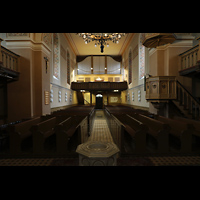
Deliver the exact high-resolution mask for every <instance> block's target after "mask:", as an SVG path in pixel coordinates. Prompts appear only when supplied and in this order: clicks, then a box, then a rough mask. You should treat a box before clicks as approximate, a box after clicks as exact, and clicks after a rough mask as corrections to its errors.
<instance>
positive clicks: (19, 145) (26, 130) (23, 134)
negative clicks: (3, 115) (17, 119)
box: [8, 115, 52, 154]
mask: <svg viewBox="0 0 200 200" xmlns="http://www.w3.org/2000/svg"><path fill="white" fill-rule="evenodd" d="M51 117H52V116H50V115H46V116H41V117H36V118H34V119H30V120H27V121H24V122H21V123H19V124H15V125H10V126H9V127H8V133H9V146H10V153H11V154H21V153H22V151H23V146H27V145H26V143H28V145H30V146H32V133H31V131H30V128H31V127H32V126H33V125H35V124H37V123H40V122H43V121H45V120H47V119H49V118H51Z"/></svg>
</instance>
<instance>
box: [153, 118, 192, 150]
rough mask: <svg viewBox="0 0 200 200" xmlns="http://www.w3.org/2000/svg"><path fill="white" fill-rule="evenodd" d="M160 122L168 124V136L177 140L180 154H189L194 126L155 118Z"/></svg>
mask: <svg viewBox="0 0 200 200" xmlns="http://www.w3.org/2000/svg"><path fill="white" fill-rule="evenodd" d="M155 118H156V119H157V120H159V121H160V122H163V123H166V124H169V126H170V127H171V130H170V134H171V135H172V136H173V137H172V141H171V144H172V142H173V140H174V139H173V138H174V137H175V138H177V139H178V140H179V142H180V149H179V150H180V152H182V153H189V152H191V151H192V134H193V131H194V126H193V125H192V124H187V123H184V122H183V121H178V120H173V119H169V118H166V117H162V116H158V115H157V116H155Z"/></svg>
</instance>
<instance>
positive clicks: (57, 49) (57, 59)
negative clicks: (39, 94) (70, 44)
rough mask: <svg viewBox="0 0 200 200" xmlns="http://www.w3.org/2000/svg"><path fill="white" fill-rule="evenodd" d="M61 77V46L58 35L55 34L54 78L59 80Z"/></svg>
mask: <svg viewBox="0 0 200 200" xmlns="http://www.w3.org/2000/svg"><path fill="white" fill-rule="evenodd" d="M59 76H60V44H59V38H58V34H57V33H54V34H53V77H54V78H55V79H59Z"/></svg>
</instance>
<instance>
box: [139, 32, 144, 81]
mask: <svg viewBox="0 0 200 200" xmlns="http://www.w3.org/2000/svg"><path fill="white" fill-rule="evenodd" d="M144 37H145V34H144V33H140V37H139V79H143V78H144V73H145V46H144V45H142V41H143V40H144Z"/></svg>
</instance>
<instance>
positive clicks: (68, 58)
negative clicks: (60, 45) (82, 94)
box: [67, 51, 70, 84]
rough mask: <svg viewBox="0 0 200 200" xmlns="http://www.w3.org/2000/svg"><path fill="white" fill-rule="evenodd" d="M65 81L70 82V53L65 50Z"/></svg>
mask: <svg viewBox="0 0 200 200" xmlns="http://www.w3.org/2000/svg"><path fill="white" fill-rule="evenodd" d="M67 83H68V84H70V54H69V51H67Z"/></svg>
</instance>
